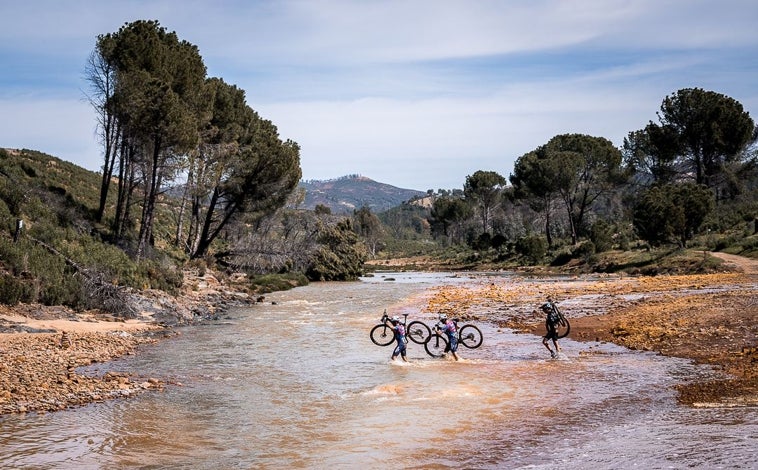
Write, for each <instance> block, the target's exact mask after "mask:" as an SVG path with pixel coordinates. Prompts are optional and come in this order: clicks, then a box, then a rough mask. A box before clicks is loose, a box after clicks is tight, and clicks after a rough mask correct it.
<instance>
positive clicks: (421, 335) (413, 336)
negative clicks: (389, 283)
mask: <svg viewBox="0 0 758 470" xmlns="http://www.w3.org/2000/svg"><path fill="white" fill-rule="evenodd" d="M389 318H390V317H389V315H387V311H386V310H385V311H384V315H382V319H381V320H380V323H379V324H378V325H376V326H374V327H373V328H371V332H370V333H369V336H370V337H371V341H373V342H374V344H376V345H377V346H389V345H390V344H392V342H393V341H394V340H395V331H394V330H393V329H392V328H390V327H389V326H387V320H389ZM402 324H403V325H404V326H405V337H406V338H409V339H410V340H411V341H413V342H414V343H416V344H424V343H425V342H426V340H427V339H429V337H430V336H431V335H432V330H430V329H429V327H428V326H426V324H425V323H422V322H420V321H418V320H414V321H412V322H410V323H408V314H407V313H404V314H403V321H402Z"/></svg>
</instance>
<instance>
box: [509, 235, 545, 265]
mask: <svg viewBox="0 0 758 470" xmlns="http://www.w3.org/2000/svg"><path fill="white" fill-rule="evenodd" d="M516 252H517V253H519V254H520V255H523V256H524V257H526V258H527V259H528V260H529V261H530V262H532V263H533V264H537V263H539V262H540V261H541V260H542V258H544V257H545V253H547V241H546V240H545V238H544V237H542V236H539V235H527V236H524V237H521V238H519V239H518V240H517V241H516Z"/></svg>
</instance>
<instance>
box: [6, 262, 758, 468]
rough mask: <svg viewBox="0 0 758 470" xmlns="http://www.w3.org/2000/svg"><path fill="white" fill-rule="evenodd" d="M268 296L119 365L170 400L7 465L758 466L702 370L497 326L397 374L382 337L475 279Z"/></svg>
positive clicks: (755, 413)
mask: <svg viewBox="0 0 758 470" xmlns="http://www.w3.org/2000/svg"><path fill="white" fill-rule="evenodd" d="M392 277H394V279H395V280H394V281H388V280H386V278H385V277H381V276H380V277H375V278H365V279H363V280H362V281H361V282H355V283H326V284H313V285H310V286H307V287H302V288H297V289H294V290H291V291H287V292H278V293H274V294H269V295H267V296H266V301H265V303H260V304H256V305H254V306H251V307H247V308H240V309H236V310H232V311H229V312H227V313H226V314H225V315H223V316H222V318H221V319H220V320H218V321H215V322H212V323H209V324H205V325H200V326H194V327H187V328H183V329H181V335H179V336H177V337H174V338H170V339H167V340H163V341H162V342H160V343H158V344H156V345H151V346H148V347H145V348H143V349H141V350H140V352H139V353H138V354H137V355H136V356H131V357H128V358H125V359H123V360H119V361H116V362H115V363H110V364H106V365H99V366H97V367H96V368H95V369H97V371H98V372H102V371H103V370H107V369H108V368H113V369H116V370H119V371H125V372H130V373H132V374H135V375H136V376H141V377H149V376H154V377H161V378H168V379H170V380H172V381H174V382H177V384H175V385H169V386H167V388H166V389H165V391H163V392H146V393H143V394H140V395H138V396H136V397H133V398H130V399H121V400H110V401H107V402H104V403H97V404H92V405H89V406H86V407H83V408H77V409H73V410H66V411H61V412H56V413H48V414H42V415H37V414H28V415H25V416H22V415H10V416H5V417H2V418H0V467H1V468H34V469H47V468H50V469H53V468H54V469H58V468H64V469H68V468H76V469H87V468H92V469H120V468H187V469H212V468H213V469H216V468H218V469H235V468H237V469H252V468H324V469H332V468H360V469H363V470H367V469H379V468H381V469H386V468H483V469H488V468H531V469H552V468H561V469H574V468H576V469H580V468H581V469H585V468H593V469H619V468H641V469H654V468H708V469H715V468H725V469H732V468H758V464H756V458H755V455H756V454H755V452H756V449H758V409H756V408H706V409H692V408H688V407H683V406H680V405H678V404H677V403H676V399H675V393H674V391H673V386H674V385H675V384H677V383H681V382H682V381H683V380H688V379H691V378H692V377H694V376H698V375H708V374H711V372H710V371H709V370H708V369H706V368H704V367H701V366H694V365H691V364H689V363H688V362H687V361H683V360H678V359H671V358H664V357H662V356H658V355H655V354H650V353H641V352H632V351H627V350H624V349H622V348H618V347H615V346H613V345H607V344H602V345H601V344H591V343H578V342H573V341H571V340H569V339H564V340H562V346H563V354H562V356H561V358H559V359H558V360H550V359H549V355H548V353H547V351H546V350H545V349H544V347H543V346H542V344H541V341H540V338H539V337H536V336H532V335H517V334H513V333H511V332H510V331H508V330H497V329H495V328H494V327H491V326H489V325H487V324H484V323H479V324H478V326H479V327H480V328H481V330H482V332H483V334H484V344H483V345H482V347H481V348H479V349H476V350H469V349H466V348H465V347H463V346H461V348H460V350H459V353H460V355H461V357H462V358H463V360H462V361H460V362H455V361H453V360H447V359H432V358H431V357H429V356H426V354H425V352H424V349H423V347H422V346H420V345H417V344H414V343H411V344H409V346H408V354H409V359H410V362H409V363H407V364H405V363H402V362H400V361H397V362H396V363H395V362H391V361H390V360H389V357H390V354H391V352H392V347H383V348H382V347H378V346H376V345H374V344H373V343H371V341H370V340H369V336H368V332H369V330H370V328H371V327H372V326H373V325H374V324H376V323H377V322H378V320H379V318H380V317H381V313H382V311H383V310H384V309H385V308H387V309H388V311H389V312H390V313H391V314H402V313H409V314H410V317H409V320H412V319H414V318H415V319H422V320H425V321H427V323H429V324H430V323H432V321H433V320H432V318H431V317H429V316H428V315H427V316H423V315H421V314H419V313H418V312H419V304H420V301H419V295H423V294H424V293H425V292H428V289H429V288H430V287H432V286H435V285H439V284H441V283H460V282H467V281H470V279H467V278H466V277H465V276H463V277H459V276H455V277H453V276H447V275H444V274H421V273H402V274H400V273H396V274H393V275H392Z"/></svg>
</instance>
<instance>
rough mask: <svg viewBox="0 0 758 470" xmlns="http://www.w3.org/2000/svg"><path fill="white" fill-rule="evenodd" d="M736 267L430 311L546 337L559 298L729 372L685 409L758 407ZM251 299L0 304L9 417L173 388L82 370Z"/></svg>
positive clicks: (479, 290) (604, 322) (558, 286)
mask: <svg viewBox="0 0 758 470" xmlns="http://www.w3.org/2000/svg"><path fill="white" fill-rule="evenodd" d="M730 260H731V262H732V263H734V268H735V270H736V271H735V272H731V273H720V274H708V275H691V276H656V277H623V276H607V275H606V276H603V275H598V276H586V277H573V278H571V279H568V281H569V282H554V281H551V282H545V280H544V279H541V278H539V277H529V276H523V277H518V278H505V277H502V278H501V277H484V276H482V278H481V281H479V282H472V283H467V284H466V285H456V286H444V287H440V288H437V289H432V290H431V291H430V293H429V297H428V301H427V305H426V307H425V310H426V311H427V312H430V313H437V312H446V313H448V314H450V315H455V316H460V317H463V318H468V319H473V320H479V321H488V322H492V323H494V324H496V325H499V326H500V327H503V328H510V329H513V330H514V331H517V332H522V333H531V334H536V335H542V334H543V332H544V319H543V318H542V314H540V313H539V312H538V311H537V307H538V306H539V305H540V304H541V303H542V302H543V301H544V299H545V297H546V296H547V295H551V296H552V297H553V298H554V299H555V300H556V301H557V303H558V304H559V306H560V307H561V309H562V311H563V312H564V314H565V315H566V316H567V317H568V318H569V320H570V321H571V325H572V327H571V334H570V335H569V337H570V338H571V339H573V340H577V341H588V342H592V341H600V342H603V341H606V342H613V343H615V344H618V345H621V346H624V347H627V348H630V349H635V350H646V351H657V352H660V353H661V354H664V355H669V356H675V357H681V358H687V359H692V360H693V361H697V362H699V363H703V364H710V365H712V366H713V367H714V368H715V369H717V370H718V371H720V372H722V374H723V377H716V378H713V379H712V380H708V381H705V382H704V381H693V382H691V383H687V384H685V385H682V386H681V387H679V399H680V401H681V402H682V403H685V404H689V405H694V406H735V405H758V349H757V348H758V326H757V325H756V318H758V315H757V314H758V294H757V293H758V261H755V260H746V259H744V258H739V257H734V258H730ZM246 302H249V299H247V298H246V296H244V295H242V294H239V293H236V292H231V291H228V290H226V289H225V287H224V286H222V285H221V284H219V283H218V282H217V281H216V280H215V278H213V276H212V275H210V274H208V275H206V276H205V277H204V278H196V279H190V280H188V287H187V289H186V290H185V291H184V292H183V294H182V295H181V296H179V297H178V298H170V297H168V296H166V295H163V294H159V293H155V294H153V295H152V296H148V297H147V298H145V299H143V301H142V304H141V305H142V307H143V308H142V311H141V313H140V315H139V316H138V318H135V319H130V320H127V321H120V320H118V319H115V318H113V317H111V316H109V315H103V314H100V313H98V312H80V313H77V312H72V311H69V310H67V309H63V308H60V307H42V306H35V305H21V306H17V307H14V308H13V309H10V308H8V307H4V306H0V414H7V413H24V412H32V411H34V412H47V411H55V410H61V409H65V408H69V407H75V406H80V405H83V404H87V403H91V402H94V401H100V400H105V399H109V398H118V397H129V396H132V395H134V394H136V393H140V392H143V391H145V390H161V389H162V388H163V387H164V386H165V385H166V384H165V383H164V381H163V379H162V378H160V377H157V378H156V377H130V376H128V375H127V374H123V373H118V372H111V373H108V374H105V375H104V376H91V375H84V374H82V373H80V372H79V370H78V368H79V367H81V366H84V365H88V364H92V363H95V362H104V361H109V360H112V359H114V358H117V357H120V356H123V355H128V354H135V353H137V351H138V348H139V347H140V346H141V345H143V344H146V343H152V342H155V341H158V340H159V339H161V338H163V337H165V336H167V335H171V334H174V333H173V330H172V329H171V328H170V326H167V325H166V319H167V318H173V319H180V320H182V321H183V322H191V321H193V320H194V319H197V318H205V317H209V316H212V315H213V314H214V312H217V311H219V310H223V308H224V306H226V305H230V304H239V303H246ZM537 344H538V343H537ZM545 353H546V354H547V351H545Z"/></svg>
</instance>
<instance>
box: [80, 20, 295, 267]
mask: <svg viewBox="0 0 758 470" xmlns="http://www.w3.org/2000/svg"><path fill="white" fill-rule="evenodd" d="M87 74H88V81H89V82H90V84H91V85H92V91H93V94H92V96H91V98H90V101H91V103H92V104H93V106H94V107H95V109H96V112H97V114H98V116H99V124H100V126H101V136H102V137H103V139H102V143H103V149H104V152H103V153H104V164H103V183H102V186H101V207H100V210H99V211H98V216H99V217H100V218H102V215H103V212H104V209H105V202H104V201H105V200H106V199H107V193H108V191H109V190H110V181H111V179H112V176H113V175H114V172H117V181H118V188H117V195H116V198H115V199H116V210H115V214H114V216H113V222H112V227H113V232H114V235H115V237H116V238H117V239H123V238H124V236H125V234H126V233H127V231H128V230H129V229H130V228H131V227H134V226H138V227H139V234H138V236H137V243H136V246H135V247H134V256H135V257H136V258H137V259H140V258H141V257H143V256H145V254H146V250H147V249H148V248H150V247H151V246H152V242H153V239H154V237H153V227H154V221H155V217H156V202H157V200H158V197H159V195H160V194H161V193H162V191H164V190H165V189H166V188H167V187H168V186H169V184H171V183H174V182H176V181H178V180H179V181H181V180H183V181H184V184H185V186H184V188H185V191H184V196H185V198H187V200H188V201H189V207H190V210H189V211H187V212H188V213H189V215H190V216H189V218H188V219H189V222H188V228H187V232H186V237H187V238H186V239H185V238H184V235H185V233H184V231H183V230H184V229H183V227H184V220H185V219H184V217H185V215H186V213H185V211H183V210H180V211H179V214H178V215H179V217H178V220H177V230H176V235H177V236H176V242H177V243H178V244H181V245H182V247H183V248H184V250H185V251H186V252H187V253H188V254H189V255H190V257H201V256H203V255H204V254H205V253H206V252H207V250H208V247H209V246H210V244H211V243H212V242H213V240H214V239H216V237H217V236H218V235H219V233H220V232H221V230H222V229H223V227H224V226H225V225H226V224H228V223H229V222H230V221H232V220H233V219H234V217H235V216H238V215H240V214H243V213H245V214H248V215H253V217H261V216H263V215H266V214H269V213H271V212H273V211H275V210H276V209H277V208H279V207H281V206H282V205H284V203H285V201H286V198H287V196H288V195H289V193H290V192H292V190H293V189H294V188H295V187H296V186H297V183H298V181H299V180H300V176H301V170H300V161H299V147H298V146H297V144H296V143H294V142H292V141H286V142H282V141H281V140H280V139H279V136H278V133H277V130H276V127H275V126H274V125H273V124H272V123H271V122H270V121H266V120H264V119H262V118H260V116H258V114H257V113H255V111H253V110H252V109H251V108H250V107H249V106H247V104H246V103H245V98H244V92H243V91H242V90H239V89H237V88H236V87H234V86H231V85H227V84H226V83H224V82H223V80H221V79H215V78H207V77H206V68H205V65H204V63H203V60H202V57H201V56H200V54H199V52H198V49H197V47H196V46H194V45H192V44H190V43H188V42H186V41H181V40H179V38H178V37H177V35H176V34H175V33H173V32H167V31H166V30H165V28H163V27H161V26H160V24H159V23H158V22H157V21H135V22H133V23H128V24H125V25H124V26H122V27H121V28H120V29H119V31H118V32H116V33H110V34H104V35H101V36H99V37H98V39H97V43H96V47H95V51H94V52H93V55H92V57H91V58H90V62H89V65H88V69H87ZM137 190H140V191H141V198H140V202H141V214H140V218H139V222H138V223H135V222H134V221H133V220H132V215H131V214H132V212H131V208H132V205H133V194H134V192H135V191H137Z"/></svg>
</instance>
